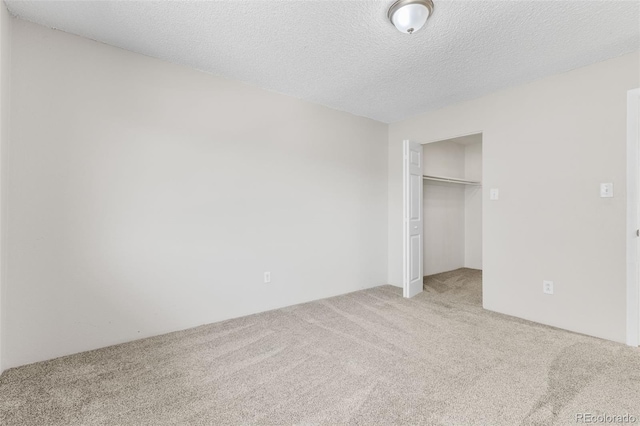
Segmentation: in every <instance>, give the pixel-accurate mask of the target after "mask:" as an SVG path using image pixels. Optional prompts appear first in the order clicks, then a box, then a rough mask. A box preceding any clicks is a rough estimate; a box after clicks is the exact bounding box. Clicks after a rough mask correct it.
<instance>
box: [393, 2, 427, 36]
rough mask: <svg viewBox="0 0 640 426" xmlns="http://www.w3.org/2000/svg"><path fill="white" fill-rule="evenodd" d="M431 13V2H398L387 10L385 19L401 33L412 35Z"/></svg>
mask: <svg viewBox="0 0 640 426" xmlns="http://www.w3.org/2000/svg"><path fill="white" fill-rule="evenodd" d="M432 13H433V1H432V0H398V1H396V2H395V3H394V4H392V5H391V7H390V8H389V12H388V13H387V17H388V18H389V20H390V21H391V23H392V24H393V25H394V26H395V27H396V28H397V29H398V31H400V32H401V33H407V34H413V33H414V32H415V31H418V30H419V29H420V28H422V26H423V25H424V24H425V23H426V22H427V19H429V16H431V14H432Z"/></svg>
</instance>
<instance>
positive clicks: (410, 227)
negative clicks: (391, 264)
mask: <svg viewBox="0 0 640 426" xmlns="http://www.w3.org/2000/svg"><path fill="white" fill-rule="evenodd" d="M403 149H404V167H403V170H404V179H403V186H404V233H403V234H404V285H403V294H404V297H413V296H415V295H416V294H418V293H420V292H422V285H423V284H422V223H423V217H422V216H423V214H422V145H420V144H419V143H416V142H411V141H404V142H403Z"/></svg>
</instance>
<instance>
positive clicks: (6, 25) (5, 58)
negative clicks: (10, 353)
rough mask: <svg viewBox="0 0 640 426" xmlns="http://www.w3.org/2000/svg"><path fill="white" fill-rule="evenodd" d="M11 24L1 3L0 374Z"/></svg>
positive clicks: (0, 366)
mask: <svg viewBox="0 0 640 426" xmlns="http://www.w3.org/2000/svg"><path fill="white" fill-rule="evenodd" d="M11 23H12V19H11V16H10V15H9V12H8V11H7V7H6V6H5V4H4V2H3V1H0V373H2V371H4V369H5V361H4V359H5V357H4V351H5V345H4V335H5V323H6V321H5V315H6V314H5V311H6V309H5V308H4V305H5V304H6V299H5V297H4V296H5V291H6V289H5V282H6V279H5V276H6V268H5V264H6V262H5V258H6V246H5V238H4V237H5V235H6V225H5V223H6V216H7V215H6V206H7V203H6V202H5V195H6V182H7V179H6V171H7V167H6V161H7V148H8V143H9V116H10V102H9V99H10V88H11V79H10V76H11Z"/></svg>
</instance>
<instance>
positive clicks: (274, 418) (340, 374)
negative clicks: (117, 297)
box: [0, 269, 640, 426]
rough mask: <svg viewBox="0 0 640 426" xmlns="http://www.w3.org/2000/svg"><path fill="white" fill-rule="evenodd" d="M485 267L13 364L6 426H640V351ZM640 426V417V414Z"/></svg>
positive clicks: (1, 408)
mask: <svg viewBox="0 0 640 426" xmlns="http://www.w3.org/2000/svg"><path fill="white" fill-rule="evenodd" d="M480 280H481V272H479V271H473V270H464V269H463V270H458V271H454V272H449V273H445V274H439V275H437V276H433V277H429V278H428V279H427V280H426V286H425V287H426V291H425V292H424V293H422V294H420V295H418V296H416V297H415V298H414V299H411V300H406V299H403V298H402V291H401V289H399V288H395V287H391V286H382V287H378V288H374V289H370V290H364V291H359V292H356V293H351V294H347V295H344V296H339V297H334V298H331V299H326V300H320V301H316V302H312V303H307V304H303V305H298V306H293V307H289V308H285V309H279V310H276V311H272V312H266V313H262V314H258V315H253V316H249V317H245V318H239V319H234V320H229V321H224V322H220V323H216V324H211V325H206V326H202V327H198V328H194V329H191V330H186V331H182V332H177V333H172V334H167V335H164V336H159V337H154V338H150V339H144V340H139V341H136V342H132V343H127V344H123V345H118V346H112V347H109V348H105V349H100V350H96V351H91V352H85V353H81V354H77V355H72V356H69V357H65V358H59V359H56V360H53V361H48V362H42V363H38V364H32V365H28V366H25V367H20V368H16V369H11V370H9V371H7V372H5V373H4V374H3V375H2V376H0V424H2V425H7V426H8V425H169V424H170V425H183V424H184V425H235V424H261V425H262V424H264V425H288V424H361V425H364V424H372V425H373V424H376V425H377V424H383V425H390V424H410V425H418V424H425V425H518V424H524V425H529V424H531V425H534V424H535V425H546V424H575V415H576V413H582V412H587V413H592V414H599V413H600V414H602V413H608V414H611V415H613V414H625V413H630V414H633V415H635V416H637V417H638V418H640V352H639V351H638V350H637V349H632V348H629V347H626V346H624V345H621V344H616V343H611V342H607V341H603V340H599V339H595V338H591V337H586V336H582V335H578V334H574V333H569V332H565V331H561V330H557V329H553V328H550V327H545V326H541V325H537V324H534V323H530V322H526V321H522V320H517V319H514V318H510V317H507V316H503V315H499V314H494V313H491V312H487V311H484V310H482V308H481V304H480V300H481V294H480V289H481V283H480ZM639 421H640V420H639Z"/></svg>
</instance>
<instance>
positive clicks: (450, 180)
mask: <svg viewBox="0 0 640 426" xmlns="http://www.w3.org/2000/svg"><path fill="white" fill-rule="evenodd" d="M422 179H424V180H433V181H436V182H448V183H459V184H461V185H475V186H480V185H482V182H477V181H473V180H466V179H458V178H451V177H445V176H429V175H423V176H422Z"/></svg>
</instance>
